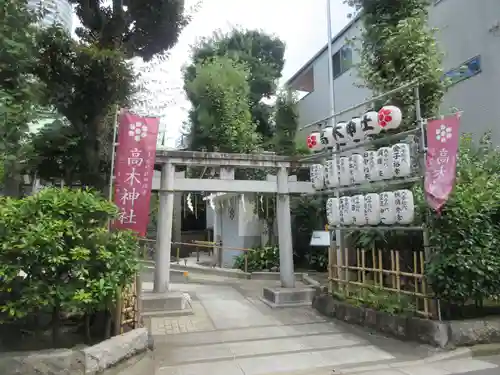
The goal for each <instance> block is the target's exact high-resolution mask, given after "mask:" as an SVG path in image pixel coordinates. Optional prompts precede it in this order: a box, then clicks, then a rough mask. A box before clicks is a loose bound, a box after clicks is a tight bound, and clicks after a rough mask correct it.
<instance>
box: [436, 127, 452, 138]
mask: <svg viewBox="0 0 500 375" xmlns="http://www.w3.org/2000/svg"><path fill="white" fill-rule="evenodd" d="M451 136H452V129H451V128H450V127H449V126H446V125H444V124H443V125H441V126H440V127H439V128H437V129H436V139H437V140H438V141H440V142H441V143H445V142H446V141H447V140H448V139H450V138H451Z"/></svg>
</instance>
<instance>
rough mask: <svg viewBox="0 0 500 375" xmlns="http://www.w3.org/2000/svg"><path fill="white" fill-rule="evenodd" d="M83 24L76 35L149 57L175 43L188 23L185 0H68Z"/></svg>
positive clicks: (102, 45)
mask: <svg viewBox="0 0 500 375" xmlns="http://www.w3.org/2000/svg"><path fill="white" fill-rule="evenodd" d="M70 3H72V4H74V5H75V6H76V14H77V16H78V18H79V19H80V21H81V23H82V25H83V27H79V28H77V29H76V33H77V35H78V36H79V37H80V38H82V40H83V41H85V42H86V43H88V44H93V45H97V46H98V47H99V48H100V49H104V50H117V49H121V50H122V51H124V52H125V54H126V56H127V58H132V57H135V56H138V57H142V58H143V59H145V60H150V59H151V58H152V57H153V56H154V55H156V54H158V53H162V52H165V51H167V50H169V49H170V48H172V47H173V46H174V45H175V44H176V43H177V39H178V37H179V34H180V32H181V31H182V29H183V28H184V27H185V26H186V25H187V24H188V22H189V19H190V17H189V15H187V14H186V13H185V9H184V0H113V1H112V4H111V7H110V4H108V3H104V2H101V1H86V0H70Z"/></svg>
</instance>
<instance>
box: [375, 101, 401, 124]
mask: <svg viewBox="0 0 500 375" xmlns="http://www.w3.org/2000/svg"><path fill="white" fill-rule="evenodd" d="M402 120H403V114H402V113H401V110H400V109H399V108H398V107H396V106H393V105H386V106H384V107H382V108H381V109H380V111H378V123H379V125H380V127H381V128H382V129H397V128H398V127H399V125H401V121H402Z"/></svg>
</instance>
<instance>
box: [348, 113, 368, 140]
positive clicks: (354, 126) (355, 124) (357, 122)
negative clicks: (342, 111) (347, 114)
mask: <svg viewBox="0 0 500 375" xmlns="http://www.w3.org/2000/svg"><path fill="white" fill-rule="evenodd" d="M346 131H347V142H348V143H351V144H355V143H359V142H361V141H363V140H364V138H365V134H364V132H363V128H362V125H361V119H360V118H359V117H354V118H352V119H351V121H349V122H348V123H347V127H346Z"/></svg>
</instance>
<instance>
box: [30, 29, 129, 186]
mask: <svg viewBox="0 0 500 375" xmlns="http://www.w3.org/2000/svg"><path fill="white" fill-rule="evenodd" d="M38 45H39V48H40V56H39V60H38V67H37V69H36V75H37V76H38V78H39V79H40V80H41V81H42V82H44V83H45V85H46V86H47V90H46V101H47V104H48V105H50V106H53V107H54V108H55V109H56V110H57V111H58V112H59V113H60V114H61V115H63V116H64V117H65V118H66V119H68V121H69V123H70V125H71V127H72V130H71V131H70V132H69V133H68V132H66V136H67V135H68V134H70V133H71V137H70V138H71V141H69V144H66V145H65V146H63V148H69V147H72V149H73V150H74V149H75V147H76V148H78V149H79V151H78V153H75V154H73V156H74V157H75V160H77V159H78V158H80V159H81V160H82V163H81V164H80V165H79V170H80V180H81V183H82V184H83V185H85V186H92V187H95V188H98V189H102V188H103V187H104V186H105V185H106V183H105V182H106V179H105V178H104V176H103V174H102V170H103V169H105V168H104V166H103V160H102V154H103V139H102V137H103V134H104V135H109V134H110V131H109V127H110V125H111V124H112V122H109V121H106V119H107V118H108V115H109V114H110V112H114V111H115V110H116V107H115V105H116V104H125V103H126V102H127V100H128V99H129V98H130V95H131V94H132V91H133V82H134V78H135V77H134V74H133V71H132V67H131V65H130V64H129V63H128V62H126V61H125V56H124V55H123V54H122V53H121V52H118V51H112V50H102V49H99V48H97V47H95V46H92V45H87V44H83V43H80V42H77V41H74V40H72V39H71V37H70V36H69V35H67V34H66V33H65V32H64V31H63V30H61V29H59V28H56V27H53V28H49V29H47V30H46V31H45V32H44V33H42V34H41V35H40V36H39V38H38ZM83 103H84V104H83ZM51 127H55V129H54V130H48V132H46V133H45V136H46V135H47V134H53V135H57V124H53V126H51ZM63 138H66V140H67V137H63ZM61 141H62V139H57V140H56V141H55V142H54V143H55V144H58V145H60V143H61ZM65 142H66V141H65ZM76 143H78V146H75V144H76ZM104 143H105V144H108V143H109V142H104ZM53 152H54V154H55V157H57V156H56V155H57V153H58V152H59V150H57V149H54V150H53ZM48 153H50V151H49V150H47V149H46V151H45V155H46V154H48Z"/></svg>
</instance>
